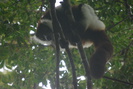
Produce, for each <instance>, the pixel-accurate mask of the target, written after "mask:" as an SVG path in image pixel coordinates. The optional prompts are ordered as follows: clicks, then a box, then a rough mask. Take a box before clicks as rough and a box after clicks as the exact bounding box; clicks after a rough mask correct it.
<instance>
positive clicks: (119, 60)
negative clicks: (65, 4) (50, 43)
mask: <svg viewBox="0 0 133 89" xmlns="http://www.w3.org/2000/svg"><path fill="white" fill-rule="evenodd" d="M87 2H88V4H90V5H91V6H92V7H93V8H94V9H95V10H96V13H97V15H98V16H99V17H100V19H101V20H102V21H103V22H104V23H105V24H106V26H107V31H106V32H107V34H108V35H109V36H110V39H111V41H112V44H113V46H114V55H113V57H112V60H110V62H109V63H108V64H107V72H106V74H105V76H108V77H112V78H116V79H119V80H123V81H127V82H130V83H132V82H133V77H132V74H133V71H132V70H133V66H132V64H133V60H132V59H133V55H132V54H133V24H132V22H133V15H132V14H131V12H132V11H133V7H132V6H133V2H132V0H113V1H112V0H110V1H109V0H88V1H87V0H71V3H72V4H79V3H87ZM127 2H128V3H127ZM45 8H48V0H1V1H0V68H1V69H2V68H3V69H4V71H3V72H0V89H32V88H33V89H41V87H39V86H38V84H39V83H41V82H42V83H43V85H47V84H48V82H47V81H48V80H49V81H50V84H51V87H54V86H55V83H54V81H55V56H54V52H55V51H54V49H53V48H52V47H43V46H42V45H40V44H34V43H31V41H30V37H31V36H30V31H31V30H32V31H35V30H36V24H37V21H38V20H39V18H40V17H41V15H42V13H43V11H44V9H45ZM120 21H122V22H121V23H119V22H120ZM116 23H118V24H117V25H115V24H116ZM109 28H111V29H109ZM71 51H72V53H73V57H74V62H75V65H76V72H77V76H78V77H80V76H84V70H83V65H82V63H81V60H80V57H79V56H77V55H79V54H78V51H77V49H72V50H71ZM85 51H86V54H87V56H88V58H89V57H90V55H91V54H92V52H93V50H92V47H91V48H89V49H85ZM61 60H64V62H65V64H66V66H67V70H64V71H60V78H61V80H60V83H61V87H62V88H61V89H71V88H72V73H71V67H70V63H69V60H68V57H67V54H66V53H65V52H61ZM62 67H64V64H63V62H61V63H60V68H62ZM85 82H86V81H85V80H80V79H79V80H78V83H79V89H85ZM93 82H94V88H95V89H132V87H133V86H131V85H126V84H122V83H119V82H116V81H112V80H107V79H104V78H102V79H98V80H95V79H93ZM112 85H113V86H112Z"/></svg>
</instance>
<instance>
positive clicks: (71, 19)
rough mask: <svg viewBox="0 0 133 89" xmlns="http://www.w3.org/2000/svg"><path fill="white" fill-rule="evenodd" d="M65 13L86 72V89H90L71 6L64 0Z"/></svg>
mask: <svg viewBox="0 0 133 89" xmlns="http://www.w3.org/2000/svg"><path fill="white" fill-rule="evenodd" d="M62 5H63V7H64V10H65V13H66V15H67V19H68V21H69V26H70V29H71V31H72V33H73V34H74V35H75V43H77V46H78V50H79V53H80V56H81V59H82V62H83V65H84V68H85V72H86V77H87V89H92V82H91V75H90V68H89V64H88V61H87V57H86V55H85V52H84V50H83V46H82V42H81V39H80V37H79V36H78V34H76V29H77V28H76V25H75V24H76V23H75V19H74V16H73V13H72V10H71V5H70V1H69V0H64V2H63V3H62Z"/></svg>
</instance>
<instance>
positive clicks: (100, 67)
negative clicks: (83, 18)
mask: <svg viewBox="0 0 133 89" xmlns="http://www.w3.org/2000/svg"><path fill="white" fill-rule="evenodd" d="M93 36H94V35H93ZM92 41H93V44H94V46H95V52H94V54H93V55H92V56H91V58H90V71H91V75H92V77H94V78H96V79H98V78H101V77H102V76H103V75H104V72H105V64H106V62H107V61H108V60H109V59H110V58H111V56H112V54H113V46H112V44H111V42H110V41H109V38H108V37H107V35H106V34H105V32H104V31H98V32H96V33H95V36H94V37H93V38H92Z"/></svg>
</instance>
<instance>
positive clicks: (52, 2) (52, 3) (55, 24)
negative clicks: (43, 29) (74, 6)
mask: <svg viewBox="0 0 133 89" xmlns="http://www.w3.org/2000/svg"><path fill="white" fill-rule="evenodd" d="M49 2H50V8H51V18H52V25H53V32H54V33H53V35H54V42H55V48H56V50H55V51H56V52H55V55H56V89H60V84H59V62H60V59H59V56H60V55H59V54H60V48H59V39H58V38H59V35H58V29H60V24H59V21H58V19H57V16H56V10H55V2H56V0H49Z"/></svg>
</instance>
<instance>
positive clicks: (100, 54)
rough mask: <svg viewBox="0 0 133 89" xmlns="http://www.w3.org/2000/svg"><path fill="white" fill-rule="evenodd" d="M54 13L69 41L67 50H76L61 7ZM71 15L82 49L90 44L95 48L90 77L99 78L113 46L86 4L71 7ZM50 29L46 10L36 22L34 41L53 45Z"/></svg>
mask: <svg viewBox="0 0 133 89" xmlns="http://www.w3.org/2000/svg"><path fill="white" fill-rule="evenodd" d="M56 13H57V17H58V20H59V22H60V24H61V26H62V29H63V32H64V35H65V36H66V38H67V40H68V41H69V48H76V45H75V44H73V43H72V42H71V41H72V39H73V37H72V33H71V31H70V29H69V28H70V25H68V24H69V23H68V22H69V21H68V19H67V17H66V14H65V12H64V9H63V7H62V5H60V6H58V7H56ZM72 13H73V15H74V18H75V22H76V24H77V31H76V34H78V35H79V36H80V38H81V41H82V45H83V47H84V48H86V47H90V46H91V45H92V44H93V45H94V47H95V51H94V53H93V54H92V56H91V58H90V61H89V63H90V72H91V75H92V77H94V78H101V77H102V76H103V75H104V72H105V64H106V62H107V61H108V60H109V59H110V58H111V56H112V54H113V46H112V44H111V42H110V40H109V38H108V36H107V35H106V33H105V25H104V23H103V22H102V21H101V20H99V18H98V17H97V15H96V14H95V12H94V10H93V8H92V7H91V6H89V5H87V4H80V5H74V6H72ZM52 29H53V27H52V20H51V16H50V11H49V10H47V11H46V12H45V14H44V15H43V16H42V17H41V19H40V20H39V22H38V27H37V32H36V35H35V36H34V40H36V41H38V42H39V43H41V44H47V45H51V44H52V43H53V40H52V39H53V37H52V36H53V35H52V34H53V33H52Z"/></svg>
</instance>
